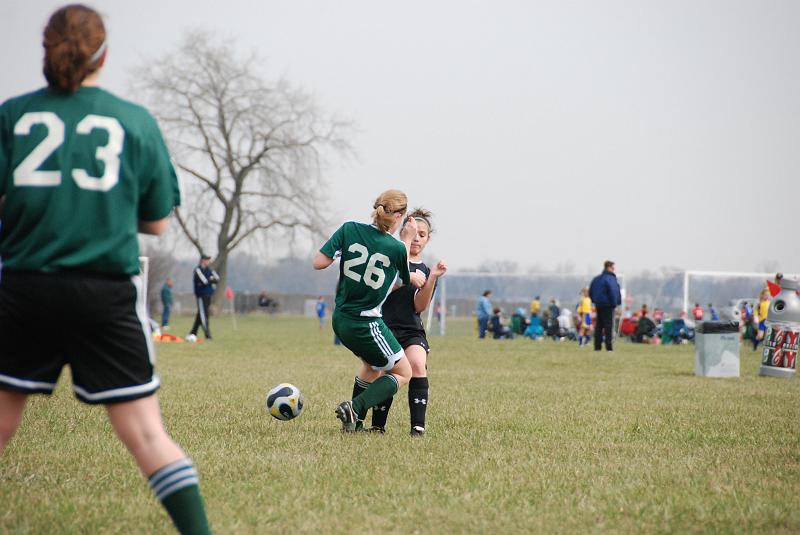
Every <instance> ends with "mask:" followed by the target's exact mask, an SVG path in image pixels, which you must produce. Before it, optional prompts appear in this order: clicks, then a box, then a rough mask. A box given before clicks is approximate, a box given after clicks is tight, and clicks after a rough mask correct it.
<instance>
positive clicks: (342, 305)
mask: <svg viewBox="0 0 800 535" xmlns="http://www.w3.org/2000/svg"><path fill="white" fill-rule="evenodd" d="M338 251H341V253H342V257H341V260H340V262H339V284H338V286H337V288H336V310H335V312H337V313H345V314H347V315H348V316H355V317H359V316H361V317H368V318H379V317H381V307H382V306H383V303H384V301H386V298H387V297H388V296H389V293H390V292H391V291H392V288H394V285H395V283H396V282H397V280H398V278H399V279H400V280H402V281H403V284H409V282H410V278H409V273H408V253H407V251H406V246H405V244H404V243H403V242H401V241H399V240H398V239H397V238H395V237H394V236H391V235H390V234H386V233H385V232H381V231H380V230H378V228H377V227H376V226H375V225H367V224H365V223H356V222H354V221H349V222H347V223H345V224H344V225H342V226H341V227H339V229H338V230H337V231H336V232H334V233H333V236H331V238H330V239H329V240H328V241H327V243H325V245H323V246H322V248H321V249H320V252H321V253H322V254H324V255H325V256H327V257H328V258H334V256H335V255H336V253H337V252H338Z"/></svg>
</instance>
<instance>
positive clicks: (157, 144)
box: [139, 117, 181, 221]
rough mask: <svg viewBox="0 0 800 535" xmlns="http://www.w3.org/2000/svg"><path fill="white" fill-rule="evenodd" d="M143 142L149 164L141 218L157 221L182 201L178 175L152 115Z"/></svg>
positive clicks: (140, 205)
mask: <svg viewBox="0 0 800 535" xmlns="http://www.w3.org/2000/svg"><path fill="white" fill-rule="evenodd" d="M143 143H145V146H144V147H143V150H142V151H141V152H142V153H143V154H145V155H146V156H145V157H146V158H147V160H146V161H148V162H149V163H150V167H149V170H148V171H147V172H146V173H144V174H143V175H142V177H141V185H142V187H141V195H140V197H139V219H140V220H141V221H157V220H159V219H164V218H165V217H167V216H168V215H169V214H170V212H171V211H172V209H173V208H175V207H176V206H180V204H181V197H180V189H179V187H178V176H177V175H176V174H175V168H174V167H173V165H172V160H171V159H170V156H169V151H168V150H167V145H166V143H164V138H163V137H162V136H161V131H160V130H159V128H158V124H156V122H155V119H152V117H151V118H150V125H149V129H148V134H147V135H146V136H145V139H144V140H143Z"/></svg>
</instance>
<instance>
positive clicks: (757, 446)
mask: <svg viewBox="0 0 800 535" xmlns="http://www.w3.org/2000/svg"><path fill="white" fill-rule="evenodd" d="M188 324H189V318H178V321H176V324H175V330H174V332H176V333H179V334H183V333H185V332H186V330H187V329H188ZM213 328H214V331H215V341H214V342H212V343H203V344H197V345H190V344H162V345H159V346H158V351H159V359H158V371H159V373H160V375H161V377H162V381H163V388H162V390H161V392H160V397H161V403H162V408H163V412H164V416H165V419H166V422H167V425H168V428H169V430H170V432H171V433H172V435H173V436H174V437H175V439H176V440H177V441H178V442H179V443H180V444H181V445H182V446H183V447H184V448H185V449H186V450H187V451H188V452H189V453H190V455H191V456H192V457H193V458H194V460H195V462H196V463H197V465H198V468H199V470H200V473H201V478H202V490H203V492H204V495H205V499H206V505H207V509H208V513H209V517H210V520H211V523H212V526H213V528H214V529H215V531H216V532H217V533H231V534H233V533H236V534H238V533H275V532H281V533H289V532H304V533H312V532H317V533H356V532H369V533H437V534H439V533H442V534H444V533H592V532H609V533H685V532H695V533H798V532H800V507H798V502H797V500H798V495H800V406H799V402H800V382H798V381H797V380H777V379H766V378H759V377H757V368H758V359H757V357H756V356H755V354H754V353H751V352H750V350H749V349H743V351H742V377H741V378H740V379H705V378H697V377H694V375H693V358H694V354H693V351H694V347H693V346H681V347H655V346H653V347H643V346H635V345H631V344H627V343H619V344H618V346H617V350H616V351H615V352H614V353H611V354H607V353H605V352H603V353H594V352H592V351H590V350H588V349H584V350H579V349H578V348H577V347H576V346H575V345H574V344H567V343H555V342H540V343H535V342H531V341H529V340H522V339H518V340H512V341H493V340H482V341H479V340H477V339H476V337H475V336H474V335H473V333H472V330H471V324H470V323H467V322H460V323H459V322H452V323H449V324H448V328H449V333H448V336H447V337H444V338H439V337H432V339H431V340H432V346H433V348H434V350H433V352H432V353H431V357H430V360H429V374H430V381H431V396H430V398H431V404H430V408H429V410H428V425H427V428H428V434H427V436H425V437H424V438H422V439H412V438H411V437H409V436H408V427H409V424H408V407H407V403H406V397H405V394H406V393H405V390H404V391H402V392H401V393H400V394H399V397H398V398H397V399H396V401H395V404H394V407H393V409H392V414H391V416H390V419H389V425H388V432H387V434H386V435H383V436H380V435H372V434H358V435H342V434H341V433H340V423H339V421H338V420H336V419H335V417H334V414H333V408H334V406H335V405H336V403H338V402H339V401H341V400H343V399H345V398H347V397H349V392H350V390H351V388H352V379H353V375H354V372H355V370H356V367H357V363H356V360H355V359H354V357H352V356H351V355H350V354H349V353H348V352H347V350H346V349H344V348H342V347H341V346H338V347H337V346H334V345H333V344H332V335H331V333H330V332H329V331H327V330H326V331H324V332H320V331H319V330H318V328H317V327H316V324H315V320H314V319H308V318H290V317H269V318H268V317H264V316H252V317H245V318H239V320H238V330H236V331H234V330H233V329H232V324H231V319H230V318H228V317H215V318H213ZM68 375H69V374H68V373H65V374H64V375H63V376H62V380H61V382H60V384H59V387H58V390H57V393H56V395H55V396H54V397H52V398H50V399H46V398H43V397H35V398H31V402H30V403H29V405H28V409H27V412H26V417H25V420H24V422H23V424H22V427H21V429H20V431H19V433H18V434H17V436H16V437H15V438H14V440H13V441H12V442H11V444H10V446H9V447H8V449H7V451H6V453H5V455H4V456H3V457H1V458H0V533H14V534H17V533H148V534H149V533H170V532H171V524H170V522H169V519H168V517H167V516H166V514H165V513H164V512H163V511H162V509H161V508H160V507H159V506H158V504H157V502H156V500H155V498H154V497H153V496H152V495H151V493H150V491H149V488H148V486H147V484H146V482H145V480H144V479H143V478H141V477H140V476H139V474H138V473H137V470H136V468H135V465H134V463H133V460H132V459H131V458H130V457H129V456H128V455H127V454H126V452H125V451H124V448H123V446H122V445H121V444H120V443H119V442H117V441H116V439H115V438H114V436H113V434H112V431H111V429H110V426H109V424H108V423H107V421H106V419H105V413H104V411H103V410H102V408H98V407H86V406H83V405H81V404H80V403H78V402H77V401H76V400H75V399H74V398H73V396H72V393H71V389H70V385H69V381H68V378H69V377H68ZM279 382H292V383H294V384H296V385H297V386H299V387H300V389H301V390H302V391H303V393H304V394H305V399H306V406H305V409H304V412H303V414H302V415H301V416H300V417H299V418H298V419H296V420H294V421H291V422H280V421H277V420H274V419H272V418H271V417H270V416H269V415H268V414H267V412H266V410H265V408H264V397H265V394H266V392H267V390H268V389H269V388H270V387H271V386H273V385H275V384H277V383H279Z"/></svg>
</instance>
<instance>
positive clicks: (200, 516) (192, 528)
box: [149, 459, 211, 535]
mask: <svg viewBox="0 0 800 535" xmlns="http://www.w3.org/2000/svg"><path fill="white" fill-rule="evenodd" d="M149 480H150V487H151V488H152V489H153V493H154V494H155V495H156V498H158V499H159V500H160V501H161V505H163V506H164V509H166V510H167V512H168V513H169V516H170V518H172V522H173V523H174V524H175V527H176V528H178V531H179V532H180V533H182V534H184V535H185V534H188V533H191V534H193V535H194V534H197V535H206V534H208V535H210V534H211V529H209V527H208V518H206V510H205V507H204V506H203V497H202V496H201V495H200V480H199V479H198V477H197V470H196V469H195V467H194V465H193V464H192V461H191V460H189V459H181V460H179V461H175V462H174V463H170V464H168V465H167V466H164V467H162V468H160V469H158V470H156V472H155V473H154V474H153V475H151V476H150V477H149Z"/></svg>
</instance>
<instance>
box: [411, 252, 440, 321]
mask: <svg viewBox="0 0 800 535" xmlns="http://www.w3.org/2000/svg"><path fill="white" fill-rule="evenodd" d="M445 273H447V263H446V262H445V261H444V260H440V261H439V263H438V264H436V265H435V266H433V269H432V270H431V273H430V275H429V276H428V279H427V280H426V281H425V284H424V285H423V286H422V288H420V289H419V291H418V292H417V293H416V294H415V295H414V310H416V311H417V312H422V311H423V310H425V309H426V308H428V305H429V304H430V303H431V299H432V298H433V292H434V290H435V289H436V281H437V280H438V279H439V277H441V276H442V275H444V274H445Z"/></svg>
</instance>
